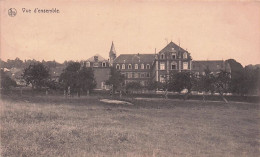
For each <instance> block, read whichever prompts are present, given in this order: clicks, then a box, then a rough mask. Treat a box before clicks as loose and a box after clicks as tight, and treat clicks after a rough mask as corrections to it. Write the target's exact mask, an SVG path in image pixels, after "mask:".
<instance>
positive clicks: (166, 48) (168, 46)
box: [159, 41, 186, 53]
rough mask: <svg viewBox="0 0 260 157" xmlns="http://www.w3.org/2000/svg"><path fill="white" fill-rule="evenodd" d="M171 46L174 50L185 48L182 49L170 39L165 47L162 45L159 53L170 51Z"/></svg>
mask: <svg viewBox="0 0 260 157" xmlns="http://www.w3.org/2000/svg"><path fill="white" fill-rule="evenodd" d="M172 48H174V50H176V51H178V50H181V51H186V50H184V49H183V48H181V47H179V46H178V45H177V44H175V43H173V42H172V41H171V42H170V43H169V44H168V45H167V46H166V47H164V48H163V49H162V50H161V51H160V52H159V53H161V52H169V51H172Z"/></svg>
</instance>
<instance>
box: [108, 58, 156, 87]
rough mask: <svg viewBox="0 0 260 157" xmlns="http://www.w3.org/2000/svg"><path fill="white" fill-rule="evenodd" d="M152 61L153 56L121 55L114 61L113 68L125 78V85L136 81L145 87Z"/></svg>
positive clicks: (149, 77)
mask: <svg viewBox="0 0 260 157" xmlns="http://www.w3.org/2000/svg"><path fill="white" fill-rule="evenodd" d="M154 60H155V54H121V55H119V56H118V57H117V58H116V59H115V60H114V63H113V66H114V67H115V68H116V69H117V70H120V72H121V73H122V74H123V75H124V76H125V84H127V83H129V82H133V81H136V82H140V84H141V85H142V86H147V84H148V82H149V80H150V79H151V72H152V69H151V67H152V65H153V63H154Z"/></svg>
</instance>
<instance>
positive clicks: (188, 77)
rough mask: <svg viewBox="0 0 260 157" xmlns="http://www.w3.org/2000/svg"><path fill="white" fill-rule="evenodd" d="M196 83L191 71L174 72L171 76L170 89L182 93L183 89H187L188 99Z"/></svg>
mask: <svg viewBox="0 0 260 157" xmlns="http://www.w3.org/2000/svg"><path fill="white" fill-rule="evenodd" d="M193 84H194V75H193V73H191V72H172V73H171V74H170V77H169V83H168V90H169V91H175V92H178V93H181V91H182V90H183V89H187V90H188V92H187V93H186V94H185V96H184V99H187V97H188V95H189V94H190V93H191V89H192V87H193Z"/></svg>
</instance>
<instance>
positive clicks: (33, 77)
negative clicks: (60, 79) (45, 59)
mask: <svg viewBox="0 0 260 157" xmlns="http://www.w3.org/2000/svg"><path fill="white" fill-rule="evenodd" d="M22 78H23V79H24V80H25V82H26V84H27V85H29V84H31V85H32V88H33V89H34V88H41V87H44V86H46V83H47V81H48V79H49V78H50V73H49V69H48V68H47V67H46V66H44V65H43V64H42V63H37V64H31V65H29V66H28V67H27V68H25V69H24V71H23V74H22Z"/></svg>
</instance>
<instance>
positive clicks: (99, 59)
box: [87, 54, 107, 62]
mask: <svg viewBox="0 0 260 157" xmlns="http://www.w3.org/2000/svg"><path fill="white" fill-rule="evenodd" d="M95 56H97V57H98V61H99V62H102V61H107V60H106V59H105V58H103V57H102V56H100V55H99V54H95V55H94V56H92V57H90V58H89V59H87V61H89V62H95Z"/></svg>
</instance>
